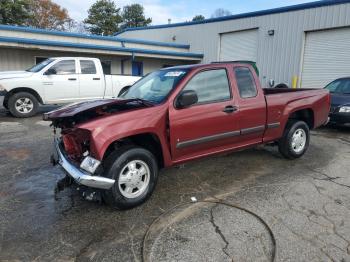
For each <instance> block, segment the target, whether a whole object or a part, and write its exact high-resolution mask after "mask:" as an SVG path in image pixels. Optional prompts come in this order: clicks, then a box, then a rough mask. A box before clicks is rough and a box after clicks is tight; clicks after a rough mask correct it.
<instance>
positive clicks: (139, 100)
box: [130, 98, 154, 106]
mask: <svg viewBox="0 0 350 262" xmlns="http://www.w3.org/2000/svg"><path fill="white" fill-rule="evenodd" d="M134 101H135V102H138V103H140V104H142V105H145V106H154V103H152V102H150V101H148V100H144V99H142V98H131V101H130V102H134Z"/></svg>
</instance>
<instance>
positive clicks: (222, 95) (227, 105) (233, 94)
mask: <svg viewBox="0 0 350 262" xmlns="http://www.w3.org/2000/svg"><path fill="white" fill-rule="evenodd" d="M329 109H330V95H329V92H328V90H325V89H321V90H315V89H287V88H285V89H263V88H261V86H260V82H259V79H258V77H257V75H256V71H255V70H254V68H253V67H252V66H251V65H250V64H248V63H213V64H204V65H190V66H178V67H172V68H166V69H162V70H159V71H155V72H153V73H151V74H149V75H147V76H146V77H144V78H142V79H141V80H140V81H138V82H137V83H136V84H134V85H133V86H132V87H130V88H129V89H128V90H127V91H126V92H124V93H123V95H122V96H121V97H120V98H118V99H108V100H100V101H94V102H82V103H79V104H74V105H71V106H66V107H63V108H60V109H57V110H55V111H52V112H49V113H46V114H45V115H44V120H48V121H52V125H53V126H54V128H55V129H56V128H59V129H60V130H61V132H60V135H59V137H56V138H55V155H54V156H53V157H52V162H53V163H54V164H57V163H58V164H59V165H60V166H61V167H62V168H63V169H64V170H65V171H66V173H67V174H68V177H70V178H71V179H73V180H74V181H75V182H76V183H78V184H80V185H83V186H86V187H88V188H94V189H96V190H97V191H96V192H101V194H102V197H103V199H104V201H105V202H107V203H108V204H111V205H113V206H114V207H116V208H118V209H128V208H132V207H135V206H137V205H140V204H141V203H143V202H144V201H146V200H147V199H148V198H149V197H150V195H151V194H152V192H153V190H154V188H155V186H156V182H157V177H158V171H159V170H160V169H162V168H166V167H170V166H173V165H179V164H182V163H184V162H187V161H190V160H194V159H198V158H202V157H206V156H211V155H215V154H221V153H225V152H230V151H235V150H242V149H245V148H249V147H253V146H256V145H260V144H267V143H268V144H275V145H277V146H278V149H279V151H280V153H281V154H282V155H283V156H284V157H285V158H288V159H295V158H299V157H301V156H302V155H303V154H304V153H305V152H306V151H307V149H308V146H309V142H310V130H311V129H314V128H317V127H319V126H321V125H323V124H324V123H326V122H327V119H328V113H329ZM213 175H215V174H213Z"/></svg>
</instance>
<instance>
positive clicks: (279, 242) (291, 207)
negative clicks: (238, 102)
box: [0, 99, 350, 261]
mask: <svg viewBox="0 0 350 262" xmlns="http://www.w3.org/2000/svg"><path fill="white" fill-rule="evenodd" d="M0 100H1V99H0ZM0 104H1V101H0ZM50 109H52V107H43V108H42V109H41V112H45V111H47V110H50ZM52 144H53V134H52V130H51V128H50V127H49V123H48V122H44V121H42V118H41V115H40V114H39V115H37V116H35V117H33V118H28V119H17V118H13V117H11V116H10V115H9V114H8V113H7V112H6V110H5V109H3V108H0V261H142V251H144V252H143V254H144V257H143V258H144V259H145V260H147V261H270V260H271V256H272V251H273V247H274V246H273V242H272V239H271V236H270V235H269V232H268V230H267V228H266V226H264V224H262V223H261V221H259V220H258V219H257V218H256V217H255V216H253V215H251V214H249V213H247V212H245V211H242V210H240V209H237V208H232V207H229V206H225V205H221V204H211V203H195V204H184V205H181V206H179V207H178V208H174V206H176V205H179V204H181V203H188V202H190V201H191V197H195V198H196V199H197V200H208V199H216V200H217V199H220V200H223V201H225V202H226V203H231V204H235V205H238V206H240V207H243V208H246V209H249V210H250V211H252V212H254V213H255V214H257V215H259V216H260V217H261V218H262V219H263V220H264V221H265V222H266V223H267V224H268V225H269V227H270V228H271V230H272V232H273V234H274V236H275V239H276V261H350V219H349V218H350V201H349V200H350V128H347V127H343V128H334V127H327V128H321V129H318V130H315V131H312V135H311V143H310V148H309V150H308V152H307V153H306V154H305V155H304V156H303V157H302V158H300V159H297V160H293V161H290V160H285V159H284V158H282V157H281V156H280V154H279V153H278V150H277V148H275V147H268V146H259V147H256V148H253V149H250V150H246V151H241V152H236V153H230V154H226V155H223V156H216V157H210V158H206V159H202V160H199V161H194V162H191V163H188V164H186V165H184V166H182V167H174V168H170V169H166V170H163V171H162V172H161V174H160V176H159V180H158V184H157V187H156V190H155V192H154V194H153V196H152V197H151V199H150V200H149V201H148V202H146V203H145V204H143V205H142V206H139V207H137V208H134V209H132V210H128V211H117V210H114V209H112V208H111V207H108V206H106V205H105V204H103V203H98V202H91V201H87V200H84V199H83V198H82V197H81V196H80V195H79V194H78V192H77V191H76V188H74V187H70V188H66V189H64V190H63V191H60V192H56V191H55V188H56V186H57V183H58V182H59V181H60V180H61V179H62V178H64V173H63V171H62V170H60V168H59V167H53V166H52V165H51V164H50V163H49V156H50V154H51V152H52V150H53V146H52ZM172 208H174V209H173V210H172V211H170V212H167V213H165V214H164V212H166V211H167V210H170V209H172ZM162 214H163V215H162ZM160 215H161V217H160V218H159V219H158V220H157V221H156V223H155V224H153V226H152V227H151V228H150V225H151V224H152V222H153V221H154V220H155V219H156V218H157V217H159V216H160ZM146 232H148V234H147V238H146V241H145V243H144V236H145V234H146ZM143 245H144V250H142V246H143Z"/></svg>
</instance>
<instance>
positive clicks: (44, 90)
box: [0, 57, 140, 117]
mask: <svg viewBox="0 0 350 262" xmlns="http://www.w3.org/2000/svg"><path fill="white" fill-rule="evenodd" d="M139 79H140V77H135V76H124V75H105V74H104V73H103V69H102V65H101V61H100V60H99V59H97V58H87V57H55V58H49V59H47V60H44V61H43V62H41V63H40V64H37V65H35V66H33V67H31V68H29V69H28V70H26V71H8V72H0V93H2V94H3V95H4V100H3V106H4V107H5V108H6V109H8V110H9V111H10V113H11V114H12V115H13V116H15V117H30V116H33V115H35V114H36V113H37V111H38V107H39V104H44V105H47V104H65V103H71V102H79V101H85V100H94V99H102V98H112V97H117V96H118V94H119V92H120V91H121V90H122V89H123V88H126V87H129V86H131V85H132V84H134V83H135V82H136V81H137V80H139Z"/></svg>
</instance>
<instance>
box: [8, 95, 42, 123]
mask: <svg viewBox="0 0 350 262" xmlns="http://www.w3.org/2000/svg"><path fill="white" fill-rule="evenodd" d="M38 107H39V103H38V100H37V99H36V97H35V96H33V95H32V94H30V93H27V92H19V93H15V94H13V95H11V96H10V98H9V100H8V109H9V110H10V112H11V114H12V115H13V116H15V117H21V118H24V117H31V116H33V115H35V114H36V112H37V111H38Z"/></svg>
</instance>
